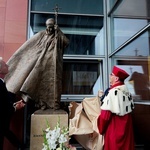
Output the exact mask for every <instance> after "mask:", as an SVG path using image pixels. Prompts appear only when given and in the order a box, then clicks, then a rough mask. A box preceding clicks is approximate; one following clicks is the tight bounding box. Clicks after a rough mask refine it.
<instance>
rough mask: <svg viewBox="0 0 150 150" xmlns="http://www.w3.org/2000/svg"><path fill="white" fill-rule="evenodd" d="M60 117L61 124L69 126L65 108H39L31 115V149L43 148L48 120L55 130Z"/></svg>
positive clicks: (40, 149)
mask: <svg viewBox="0 0 150 150" xmlns="http://www.w3.org/2000/svg"><path fill="white" fill-rule="evenodd" d="M59 118H60V126H61V127H68V114H67V112H65V111H64V110H50V109H47V110H37V111H35V112H34V114H32V116H31V131H30V150H42V148H43V141H44V138H43V129H44V130H45V129H46V128H47V124H46V120H47V121H48V122H49V125H50V128H51V129H52V130H53V129H54V127H55V126H56V124H57V122H58V119H59Z"/></svg>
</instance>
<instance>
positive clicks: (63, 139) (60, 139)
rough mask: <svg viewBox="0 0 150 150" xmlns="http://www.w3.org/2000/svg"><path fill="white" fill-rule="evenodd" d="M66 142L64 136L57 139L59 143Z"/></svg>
mask: <svg viewBox="0 0 150 150" xmlns="http://www.w3.org/2000/svg"><path fill="white" fill-rule="evenodd" d="M65 142H67V138H66V137H65V135H64V134H61V135H60V137H59V143H65Z"/></svg>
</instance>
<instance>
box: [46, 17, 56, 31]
mask: <svg viewBox="0 0 150 150" xmlns="http://www.w3.org/2000/svg"><path fill="white" fill-rule="evenodd" d="M54 25H55V20H54V19H53V18H50V19H47V20H46V31H47V34H52V33H54Z"/></svg>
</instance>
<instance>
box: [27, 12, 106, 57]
mask: <svg viewBox="0 0 150 150" xmlns="http://www.w3.org/2000/svg"><path fill="white" fill-rule="evenodd" d="M48 18H54V15H53V14H51V15H50V14H35V13H34V14H31V21H30V24H31V26H30V37H31V36H33V35H34V34H35V33H37V32H39V31H41V30H45V22H46V20H47V19H48ZM58 25H59V27H60V29H61V30H62V31H63V33H64V34H65V35H66V36H67V38H68V39H69V41H70V42H69V46H68V47H67V49H66V50H65V51H64V54H75V55H104V32H103V17H99V16H76V15H59V17H58Z"/></svg>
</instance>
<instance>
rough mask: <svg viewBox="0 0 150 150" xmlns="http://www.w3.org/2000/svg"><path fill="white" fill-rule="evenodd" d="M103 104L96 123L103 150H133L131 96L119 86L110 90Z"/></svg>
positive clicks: (132, 105)
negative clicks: (101, 138)
mask: <svg viewBox="0 0 150 150" xmlns="http://www.w3.org/2000/svg"><path fill="white" fill-rule="evenodd" d="M103 102H104V103H103V105H104V106H103V105H102V106H101V113H100V115H99V117H98V121H97V123H98V129H99V132H100V134H102V135H104V150H134V149H135V148H134V146H135V145H134V134H133V126H132V115H131V112H132V109H133V108H134V104H133V99H132V97H131V95H129V93H128V91H126V89H125V86H124V85H121V86H117V87H115V88H113V89H111V90H110V91H109V93H108V95H107V96H106V97H105V98H104V101H103Z"/></svg>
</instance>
